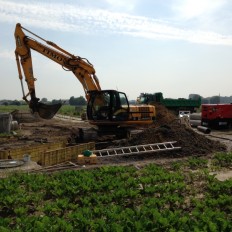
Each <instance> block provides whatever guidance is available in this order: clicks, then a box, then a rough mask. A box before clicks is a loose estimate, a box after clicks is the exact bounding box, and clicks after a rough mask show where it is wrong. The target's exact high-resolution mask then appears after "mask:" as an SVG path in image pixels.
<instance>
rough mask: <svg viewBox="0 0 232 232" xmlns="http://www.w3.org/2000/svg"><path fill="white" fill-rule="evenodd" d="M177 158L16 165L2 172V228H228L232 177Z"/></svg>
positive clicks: (197, 161) (218, 157)
mask: <svg viewBox="0 0 232 232" xmlns="http://www.w3.org/2000/svg"><path fill="white" fill-rule="evenodd" d="M231 156H232V154H231V153H220V154H216V155H215V156H214V158H213V159H212V163H213V162H215V165H217V167H218V168H219V166H220V165H221V167H224V166H225V163H224V162H221V160H224V159H227V160H229V161H228V162H229V163H230V164H228V162H227V163H226V165H227V167H228V165H230V166H231V165H232V162H231V159H229V158H228V157H231ZM223 157H224V158H223ZM219 160H220V162H219ZM218 162H219V163H218ZM180 164H181V165H179V166H178V165H177V163H173V164H172V165H170V166H168V167H161V166H158V165H155V164H149V165H147V166H144V167H141V168H140V169H138V168H135V167H134V166H126V167H123V166H114V167H111V166H104V167H101V168H97V169H93V170H78V171H64V172H58V173H55V174H50V175H48V174H25V173H24V174H23V173H21V174H19V173H15V174H14V175H11V176H9V177H7V178H5V179H1V180H0V231H231V230H232V224H231V221H232V179H229V180H226V181H223V182H220V181H218V180H217V179H216V178H215V176H214V175H211V174H210V171H211V170H210V169H209V168H208V166H207V163H206V160H205V159H203V158H199V157H195V158H189V159H188V160H185V161H181V162H180ZM187 169H190V170H189V171H188V172H187V171H186V170H187Z"/></svg>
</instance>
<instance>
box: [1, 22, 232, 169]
mask: <svg viewBox="0 0 232 232" xmlns="http://www.w3.org/2000/svg"><path fill="white" fill-rule="evenodd" d="M25 33H29V34H30V35H33V36H34V37H35V38H36V39H39V40H40V42H38V41H37V40H35V39H34V38H33V39H32V38H31V37H29V36H27V35H26V34H25ZM14 36H15V42H16V50H15V58H16V64H17V69H18V75H19V79H20V82H21V88H22V93H23V100H24V101H25V102H26V104H27V105H28V111H25V112H23V111H14V112H8V114H1V115H0V116H1V128H0V129H1V131H0V132H1V133H4V132H6V133H7V135H6V136H1V138H0V160H1V163H0V164H1V166H0V167H1V168H2V169H3V170H4V169H13V168H15V167H16V166H22V167H23V165H24V163H27V169H28V168H29V165H28V164H29V162H34V164H36V165H35V166H36V167H30V169H31V170H33V169H35V168H37V169H40V170H42V169H45V167H46V170H48V168H47V167H52V166H56V167H54V170H56V169H59V170H60V169H62V168H63V169H70V168H83V167H86V165H87V166H89V165H92V166H94V165H95V166H96V165H98V166H99V165H105V164H110V165H111V164H117V165H118V164H128V163H131V162H140V163H142V162H153V161H155V160H156V159H157V158H166V157H167V158H171V157H172V158H183V157H190V156H202V155H204V156H207V155H210V154H213V153H215V152H225V151H231V135H232V134H231V131H230V128H231V125H232V115H231V112H232V110H231V106H232V105H231V104H225V105H216V106H215V105H201V99H197V100H193V99H176V100H175V99H165V98H163V95H162V93H156V94H153V95H152V94H143V95H141V96H140V102H139V103H138V104H135V105H132V104H130V103H129V100H128V98H127V95H126V93H124V92H120V91H118V90H102V87H101V85H100V82H99V80H98V78H97V76H96V71H95V68H94V66H93V65H92V64H91V63H90V62H89V61H88V60H87V59H85V58H81V57H79V56H75V55H73V54H72V53H70V52H68V51H66V50H64V49H63V48H61V47H59V46H58V45H56V44H55V43H53V42H51V41H47V40H45V39H43V38H42V37H40V36H38V35H36V34H35V33H33V32H31V31H29V30H28V29H26V28H24V27H23V26H22V25H21V24H20V23H17V24H16V27H15V33H14ZM41 41H42V42H43V43H45V44H43V43H42V42H41ZM31 50H34V51H35V52H38V53H40V54H41V55H42V56H45V57H47V58H48V59H50V60H52V61H53V62H55V63H57V64H58V65H60V66H62V67H63V68H64V69H65V70H67V71H72V73H73V74H74V76H75V77H76V78H77V79H78V81H79V82H80V84H81V85H82V87H83V90H84V93H85V97H86V101H87V106H86V115H85V117H84V118H82V119H81V118H71V117H64V116H62V115H59V114H58V112H59V109H60V108H61V107H62V103H61V102H58V103H55V104H45V103H44V102H42V101H40V98H38V97H37V96H36V85H35V81H36V80H37V79H36V78H35V77H34V76H33V65H32V57H31V54H32V53H31ZM24 80H25V82H26V84H25V83H23V81H24ZM24 85H26V88H24ZM200 107H201V110H202V112H200V113H199V114H198V116H196V115H195V116H194V112H196V109H198V112H199V109H200ZM181 110H182V111H181ZM186 112H187V114H186ZM194 117H195V118H194ZM83 119H85V120H83ZM215 125H216V126H223V128H224V129H225V128H226V129H227V130H224V131H223V133H222V134H220V133H219V134H218V131H215V132H212V131H211V126H215ZM57 165H58V166H59V167H57ZM61 165H63V166H64V167H62V168H61ZM70 166H71V167H70Z"/></svg>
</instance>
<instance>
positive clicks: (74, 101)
mask: <svg viewBox="0 0 232 232" xmlns="http://www.w3.org/2000/svg"><path fill="white" fill-rule="evenodd" d="M86 103H87V102H86V100H85V98H84V97H83V96H80V97H77V98H75V97H74V96H72V97H70V99H69V104H70V105H71V106H84V105H86Z"/></svg>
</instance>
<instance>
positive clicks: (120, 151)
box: [93, 141, 181, 157]
mask: <svg viewBox="0 0 232 232" xmlns="http://www.w3.org/2000/svg"><path fill="white" fill-rule="evenodd" d="M176 142H177V141H172V142H164V143H153V144H145V145H136V146H128V147H119V148H109V149H102V150H95V151H93V154H95V155H96V156H97V157H109V156H122V155H135V154H144V153H153V152H161V151H171V150H179V149H181V147H175V146H174V144H175V143H176Z"/></svg>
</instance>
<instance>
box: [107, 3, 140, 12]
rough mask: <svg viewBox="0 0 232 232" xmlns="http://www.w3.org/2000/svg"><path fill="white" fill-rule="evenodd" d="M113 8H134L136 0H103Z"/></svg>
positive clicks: (126, 9) (128, 9)
mask: <svg viewBox="0 0 232 232" xmlns="http://www.w3.org/2000/svg"><path fill="white" fill-rule="evenodd" d="M105 2H106V3H108V4H109V6H110V8H111V9H113V10H120V9H123V10H124V11H132V10H134V8H135V6H136V3H137V2H138V0H105Z"/></svg>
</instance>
